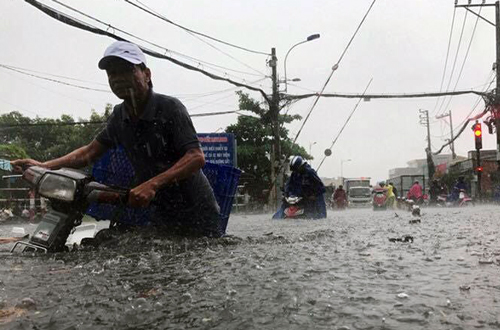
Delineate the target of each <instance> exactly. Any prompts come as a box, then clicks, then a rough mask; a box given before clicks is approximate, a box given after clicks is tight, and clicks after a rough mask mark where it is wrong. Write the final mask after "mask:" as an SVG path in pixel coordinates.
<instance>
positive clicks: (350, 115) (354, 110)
mask: <svg viewBox="0 0 500 330" xmlns="http://www.w3.org/2000/svg"><path fill="white" fill-rule="evenodd" d="M372 81H373V78H371V79H370V81H369V82H368V85H366V88H365V90H364V92H363V93H366V91H367V90H368V88H369V87H370V85H371V83H372ZM361 100H363V98H359V100H358V102H357V103H356V105H355V106H354V109H352V111H351V113H350V114H349V116H348V117H347V119H346V121H345V122H344V125H342V128H341V129H340V131H339V133H338V134H337V136H336V137H335V139H334V140H333V141H332V144H331V145H330V148H329V149H332V148H333V146H334V145H335V143H336V142H337V140H338V139H339V137H340V135H341V134H342V132H343V131H344V129H345V127H346V126H347V124H348V123H349V121H350V120H351V117H352V115H354V112H356V109H358V106H359V104H360V103H361ZM326 157H327V156H326V154H325V155H324V156H323V159H322V160H321V163H319V165H318V167H317V169H316V171H319V169H320V168H321V165H323V162H324V161H325V159H326Z"/></svg>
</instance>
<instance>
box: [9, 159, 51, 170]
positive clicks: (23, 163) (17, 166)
mask: <svg viewBox="0 0 500 330" xmlns="http://www.w3.org/2000/svg"><path fill="white" fill-rule="evenodd" d="M10 164H11V165H12V170H13V171H14V172H16V173H23V172H24V170H25V169H26V168H27V167H30V166H41V167H45V165H44V163H42V162H39V161H37V160H34V159H16V160H13V161H11V162H10Z"/></svg>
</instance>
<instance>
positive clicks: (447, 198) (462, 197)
mask: <svg viewBox="0 0 500 330" xmlns="http://www.w3.org/2000/svg"><path fill="white" fill-rule="evenodd" d="M437 205H438V206H445V207H451V206H458V207H462V206H469V205H474V202H473V200H472V198H470V197H469V195H467V192H466V191H465V189H460V190H459V192H458V198H455V199H454V198H453V197H452V195H444V194H442V195H439V196H438V197H437Z"/></svg>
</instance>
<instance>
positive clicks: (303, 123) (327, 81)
mask: <svg viewBox="0 0 500 330" xmlns="http://www.w3.org/2000/svg"><path fill="white" fill-rule="evenodd" d="M376 1H377V0H373V1H372V3H371V5H370V7H369V8H368V10H367V11H366V13H365V16H363V19H362V20H361V22H360V23H359V25H358V27H357V28H356V31H354V34H353V35H352V37H351V39H350V40H349V43H348V44H347V46H346V47H345V49H344V51H343V52H342V54H341V55H340V58H339V60H338V61H337V63H336V64H335V65H334V66H333V67H332V71H331V72H330V75H329V76H328V78H327V79H326V81H325V83H324V84H323V87H322V88H321V92H320V93H319V94H317V95H316V99H315V100H314V103H313V105H312V107H311V109H310V110H309V112H308V113H307V116H306V118H305V119H304V121H303V122H302V126H301V127H300V129H299V131H298V132H297V135H295V138H294V139H293V143H295V142H297V139H298V138H299V135H300V133H301V132H302V129H303V128H304V126H305V124H306V123H307V120H308V119H309V117H310V116H311V113H312V111H313V110H314V108H315V107H316V104H318V101H319V99H320V97H321V96H322V94H323V92H324V91H325V88H326V86H327V85H328V83H329V82H330V79H332V76H333V73H334V72H335V71H336V70H337V69H338V67H339V65H340V62H341V61H342V59H343V58H344V56H345V54H346V53H347V50H348V49H349V47H350V46H351V43H352V42H353V40H354V38H355V37H356V35H357V34H358V31H359V30H360V29H361V26H362V25H363V23H364V21H365V19H366V17H367V16H368V14H369V13H370V11H371V10H372V7H373V5H374V4H375V2H376Z"/></svg>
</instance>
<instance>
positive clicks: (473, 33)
mask: <svg viewBox="0 0 500 330" xmlns="http://www.w3.org/2000/svg"><path fill="white" fill-rule="evenodd" d="M482 8H483V7H479V15H480V14H481V9H482ZM479 17H480V16H477V18H476V23H475V24H474V28H473V29H472V35H471V37H470V40H469V46H467V51H466V52H465V56H464V60H463V62H462V66H461V67H460V72H459V73H458V77H457V81H456V83H455V86H454V87H453V90H456V89H457V86H458V82H459V81H460V78H461V77H462V72H463V70H464V66H465V62H467V57H468V56H469V51H470V48H471V46H472V40H474V35H475V33H476V28H477V23H478V22H479ZM451 99H452V98H451V97H450V98H449V99H448V103H447V104H446V107H445V108H444V109H445V110H446V109H447V108H448V107H449V106H450V102H451Z"/></svg>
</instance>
